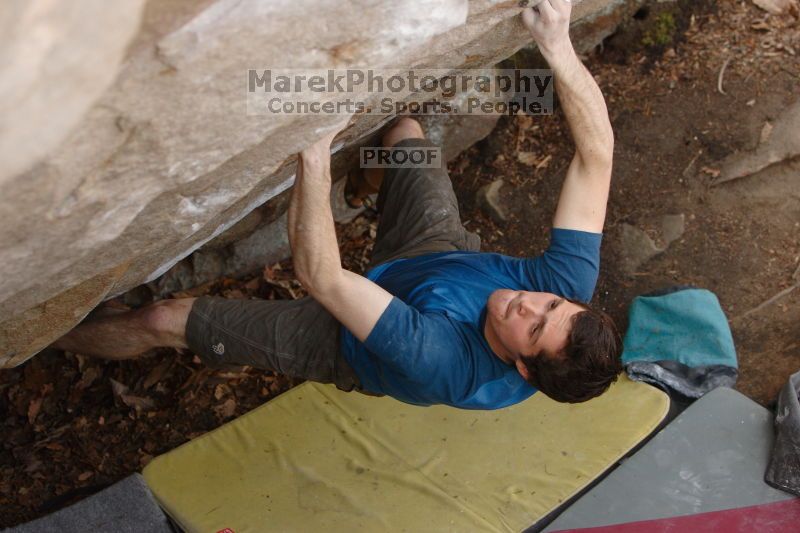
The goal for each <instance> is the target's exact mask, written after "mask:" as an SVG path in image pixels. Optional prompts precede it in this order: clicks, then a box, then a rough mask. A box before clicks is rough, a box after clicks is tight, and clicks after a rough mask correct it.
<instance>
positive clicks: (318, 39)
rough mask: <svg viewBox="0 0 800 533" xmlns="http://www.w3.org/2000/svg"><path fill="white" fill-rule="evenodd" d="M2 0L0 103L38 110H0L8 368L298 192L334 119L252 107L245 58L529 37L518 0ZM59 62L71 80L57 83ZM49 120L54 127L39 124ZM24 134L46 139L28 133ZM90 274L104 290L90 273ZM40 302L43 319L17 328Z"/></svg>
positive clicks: (351, 135) (313, 56)
mask: <svg viewBox="0 0 800 533" xmlns="http://www.w3.org/2000/svg"><path fill="white" fill-rule="evenodd" d="M635 3H637V2H636V1H635V0H585V1H584V2H582V3H581V4H579V5H577V6H576V8H575V17H574V18H575V20H576V21H578V22H579V23H580V22H581V21H582V22H583V25H582V26H581V30H580V31H581V32H582V33H583V32H586V34H587V35H593V36H595V37H592V38H593V39H596V35H600V34H602V33H603V32H604V31H605V32H607V31H608V28H607V25H608V24H609V22H608V20H610V19H609V17H610V16H611V15H610V14H611V13H616V12H617V10H621V11H622V12H624V11H625V10H629V9H630V6H631V5H632V4H635ZM11 6H12V8H11V9H5V6H4V11H3V14H2V18H0V22H2V26H0V27H2V28H4V30H9V29H12V28H13V29H14V31H13V32H11V31H4V32H3V33H2V36H0V44H2V45H3V46H2V47H0V49H2V52H0V53H2V58H3V59H4V60H6V59H7V58H11V60H10V63H9V61H3V62H1V63H0V64H2V65H3V66H2V67H0V68H2V69H3V70H2V74H3V75H2V80H3V81H2V85H0V91H1V93H0V94H2V95H3V96H4V99H3V104H2V105H3V106H4V108H3V109H4V110H27V109H28V107H26V106H30V109H34V110H35V111H34V112H31V113H29V114H27V115H19V116H17V115H16V114H14V113H9V114H6V113H2V114H0V121H2V122H0V147H2V154H3V157H4V170H5V173H4V174H2V175H1V176H2V177H0V217H2V220H3V221H4V224H3V227H2V230H0V322H2V323H0V349H2V350H3V351H2V353H0V365H3V366H10V365H13V364H18V363H20V362H21V361H23V360H24V359H25V358H26V357H27V356H28V355H30V354H31V353H33V352H35V351H36V350H37V349H39V348H40V347H41V345H42V344H46V343H47V342H48V340H52V339H55V338H57V337H58V336H59V335H60V334H62V333H63V332H65V331H67V330H68V329H69V328H71V327H72V326H73V325H74V324H75V323H77V322H78V321H79V320H80V319H81V318H82V316H83V315H84V314H85V312H86V311H87V310H88V309H87V308H88V307H91V305H96V302H97V301H101V300H102V299H104V298H107V297H109V296H111V295H114V294H119V293H121V292H124V291H125V290H128V289H130V288H131V287H134V286H136V285H138V284H141V283H143V282H146V281H148V280H152V279H155V278H157V277H158V276H160V275H161V274H163V273H164V272H166V271H167V270H168V269H169V268H170V267H171V266H172V265H174V264H175V263H176V262H178V261H179V260H180V259H181V258H183V257H186V256H187V255H189V254H190V253H192V252H193V251H195V250H196V249H198V248H199V247H200V246H202V245H203V244H205V243H207V242H209V241H211V240H212V239H214V238H215V237H218V236H219V235H221V234H222V233H223V232H224V231H225V230H227V229H228V228H231V227H232V226H234V225H235V224H236V223H237V222H239V221H240V220H242V218H243V217H245V216H246V215H247V214H248V213H250V212H252V211H253V210H254V209H256V208H257V207H258V206H261V205H262V204H264V203H265V202H266V201H267V200H268V199H269V198H271V197H273V196H276V195H278V194H279V193H281V192H282V191H284V190H286V189H287V188H289V187H290V186H291V184H292V180H293V172H294V156H293V154H295V153H297V152H298V151H299V150H301V149H302V148H304V147H305V146H307V145H308V144H309V143H311V142H313V141H314V140H315V139H316V138H318V137H319V136H321V135H322V134H323V133H325V131H327V130H328V129H329V128H330V127H332V125H333V124H335V123H336V122H337V120H338V118H337V117H319V116H298V115H293V116H289V115H284V116H270V117H266V116H261V117H258V116H248V115H247V114H246V112H245V104H246V99H245V97H244V78H245V73H246V71H247V69H248V68H271V67H275V66H281V67H283V66H299V65H302V66H303V67H304V68H306V67H307V68H319V67H325V68H327V67H331V66H332V67H335V68H346V67H348V66H352V65H369V66H376V67H377V66H380V67H386V66H390V65H414V66H416V67H417V68H427V67H430V68H449V69H459V68H482V67H486V66H490V65H493V64H495V63H497V62H498V61H499V60H502V59H504V58H506V57H509V56H510V55H511V54H513V53H514V52H515V51H516V50H517V49H519V48H520V47H521V46H523V45H525V44H526V43H527V42H528V41H529V37H528V35H527V34H526V32H525V30H524V28H523V27H522V25H521V22H520V20H519V17H518V16H517V15H518V13H519V8H518V7H516V6H517V2H516V1H508V2H498V1H489V0H471V1H467V0H408V1H404V2H376V1H372V0H354V1H352V2H349V3H347V4H342V3H341V2H337V1H334V0H293V1H289V0H276V1H271V2H263V1H257V0H217V1H213V0H202V1H200V2H193V1H189V0H149V1H148V2H147V3H146V4H145V5H144V8H143V11H142V5H141V2H135V1H133V0H126V1H120V2H97V1H91V0H75V1H74V2H67V3H59V2H54V1H52V0H28V1H27V2H23V1H21V0H19V1H14V2H12V3H11ZM76 13H77V14H76ZM87 13H89V15H87ZM140 16H141V20H142V23H141V25H140V26H138V25H139V17H140ZM42 21H45V22H46V23H43V22H42ZM587 21H588V22H587ZM42 24H44V26H43V25H42ZM137 26H138V33H136V34H135V35H133V33H132V32H133V30H132V28H136V27H137ZM41 28H44V29H41ZM600 28H604V29H603V30H602V31H601V30H600ZM132 35H133V36H132ZM121 50H122V51H124V55H123V56H122V61H120V54H121V52H120V51H121ZM30 58H40V59H39V64H40V65H43V67H42V68H40V69H38V70H36V71H35V72H34V73H33V74H30V75H31V76H33V77H32V78H31V77H28V78H26V77H25V76H22V75H19V74H18V73H19V72H21V71H20V68H21V67H20V66H19V65H25V64H26V63H25V62H26V61H29V59H30ZM63 58H71V59H70V61H66V62H65V61H64V60H63ZM75 58H81V60H80V61H78V64H77V66H76V65H75V64H74V63H75V61H74V59H75ZM276 63H279V64H278V65H276ZM7 64H11V67H7V66H6V65H7ZM117 64H118V65H119V66H118V67H116V65H117ZM59 66H61V67H64V68H66V69H67V70H69V71H70V72H71V73H72V72H78V73H79V74H76V75H75V76H72V75H66V74H63V75H62V76H60V77H59V72H61V71H60V70H58V67H59ZM76 68H78V70H77V71H76V70H75V69H76ZM9 74H11V76H9ZM53 79H57V80H58V85H57V87H56V91H57V97H58V101H57V102H56V103H55V104H54V103H53V102H52V100H50V101H48V98H49V97H50V93H49V92H48V90H49V89H48V88H47V84H48V82H53ZM112 80H113V81H112ZM109 83H111V84H110V85H109ZM54 113H57V115H58V120H52V121H48V120H46V119H47V117H48V116H52V117H53V118H55V117H56V115H55V114H54ZM23 116H25V117H27V118H24V119H21V118H20V117H23ZM383 120H384V118H383V117H377V116H361V117H358V118H357V119H356V120H354V121H353V123H352V124H351V125H350V127H349V128H348V129H347V130H346V132H345V133H344V134H343V135H342V138H341V139H340V142H338V143H337V145H338V146H342V143H344V145H345V146H347V145H351V144H353V143H355V142H357V141H358V140H359V139H362V138H363V137H365V136H366V135H368V134H370V133H373V132H374V131H375V130H376V128H377V127H378V126H379V125H380V123H381V122H382V121H383ZM30 132H34V134H35V135H38V136H40V137H37V139H41V141H42V142H31V137H30V135H31V134H30ZM45 141H46V142H45ZM7 154H13V156H14V161H15V163H14V164H13V165H6V164H5V158H6V155H7ZM337 159H341V158H340V157H339V158H337ZM337 164H341V163H337ZM108 273H112V274H111V278H108V275H109V274H108ZM98 276H99V277H100V278H102V280H103V283H95V282H94V281H93V280H96V279H98ZM78 288H81V289H80V291H79V292H80V294H81V302H82V304H81V305H76V306H75V307H74V308H71V309H67V310H65V309H62V308H60V307H59V306H63V305H70V306H71V305H72V303H66V304H65V303H64V302H72V296H71V295H73V293H72V292H70V291H72V290H73V289H74V290H78ZM48 302H51V303H48ZM59 302H60V303H59ZM93 302H94V303H93ZM33 311H35V313H34V314H36V315H37V316H38V317H39V321H38V322H36V324H38V325H37V326H36V328H33V326H29V325H24V324H23V323H27V322H26V320H27V318H26V317H29V316H30V313H31V312H33ZM32 328H33V329H36V334H35V335H34V337H35V338H36V342H34V343H32V344H29V345H28V346H27V347H26V346H25V342H24V340H22V339H21V338H18V335H17V332H18V331H32ZM37 328H38V329H37ZM12 345H13V346H15V347H16V348H14V350H10V349H9V346H12ZM12 353H15V354H14V355H13V356H12V355H11V354H12Z"/></svg>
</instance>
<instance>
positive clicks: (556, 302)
mask: <svg viewBox="0 0 800 533" xmlns="http://www.w3.org/2000/svg"><path fill="white" fill-rule="evenodd" d="M559 303H560V300H553V301H552V302H550V309H555V308H556V307H558V304H559Z"/></svg>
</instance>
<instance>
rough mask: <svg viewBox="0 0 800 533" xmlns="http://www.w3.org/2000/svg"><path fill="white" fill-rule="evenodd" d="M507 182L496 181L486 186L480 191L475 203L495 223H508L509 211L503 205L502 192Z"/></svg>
mask: <svg viewBox="0 0 800 533" xmlns="http://www.w3.org/2000/svg"><path fill="white" fill-rule="evenodd" d="M503 185H505V182H504V181H503V180H496V181H493V182H492V183H490V184H489V185H484V186H483V187H481V188H480V189H478V192H477V194H476V195H475V196H476V198H475V203H477V204H478V205H479V206H480V208H481V209H482V210H483V211H484V212H485V213H486V214H487V215H489V216H490V217H492V218H493V219H494V220H495V222H498V223H500V224H504V223H506V222H508V210H507V209H506V207H505V205H503V199H502V196H501V194H500V192H501V191H502V189H503Z"/></svg>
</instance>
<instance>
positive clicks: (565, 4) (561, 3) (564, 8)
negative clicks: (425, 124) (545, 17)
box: [548, 0, 572, 15]
mask: <svg viewBox="0 0 800 533" xmlns="http://www.w3.org/2000/svg"><path fill="white" fill-rule="evenodd" d="M548 3H549V4H550V5H551V6H552V7H553V9H555V10H556V11H558V12H559V13H560V14H562V15H568V14H569V13H570V12H571V11H572V2H571V1H570V0H548Z"/></svg>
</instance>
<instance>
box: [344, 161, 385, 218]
mask: <svg viewBox="0 0 800 533" xmlns="http://www.w3.org/2000/svg"><path fill="white" fill-rule="evenodd" d="M382 181H383V169H382V168H365V169H364V172H363V173H353V174H350V175H348V176H347V184H346V185H345V188H344V199H345V201H346V202H347V205H348V206H350V207H351V208H353V209H358V208H359V207H372V205H371V204H372V198H371V196H372V195H374V194H378V191H379V190H380V188H381V182H382Z"/></svg>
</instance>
